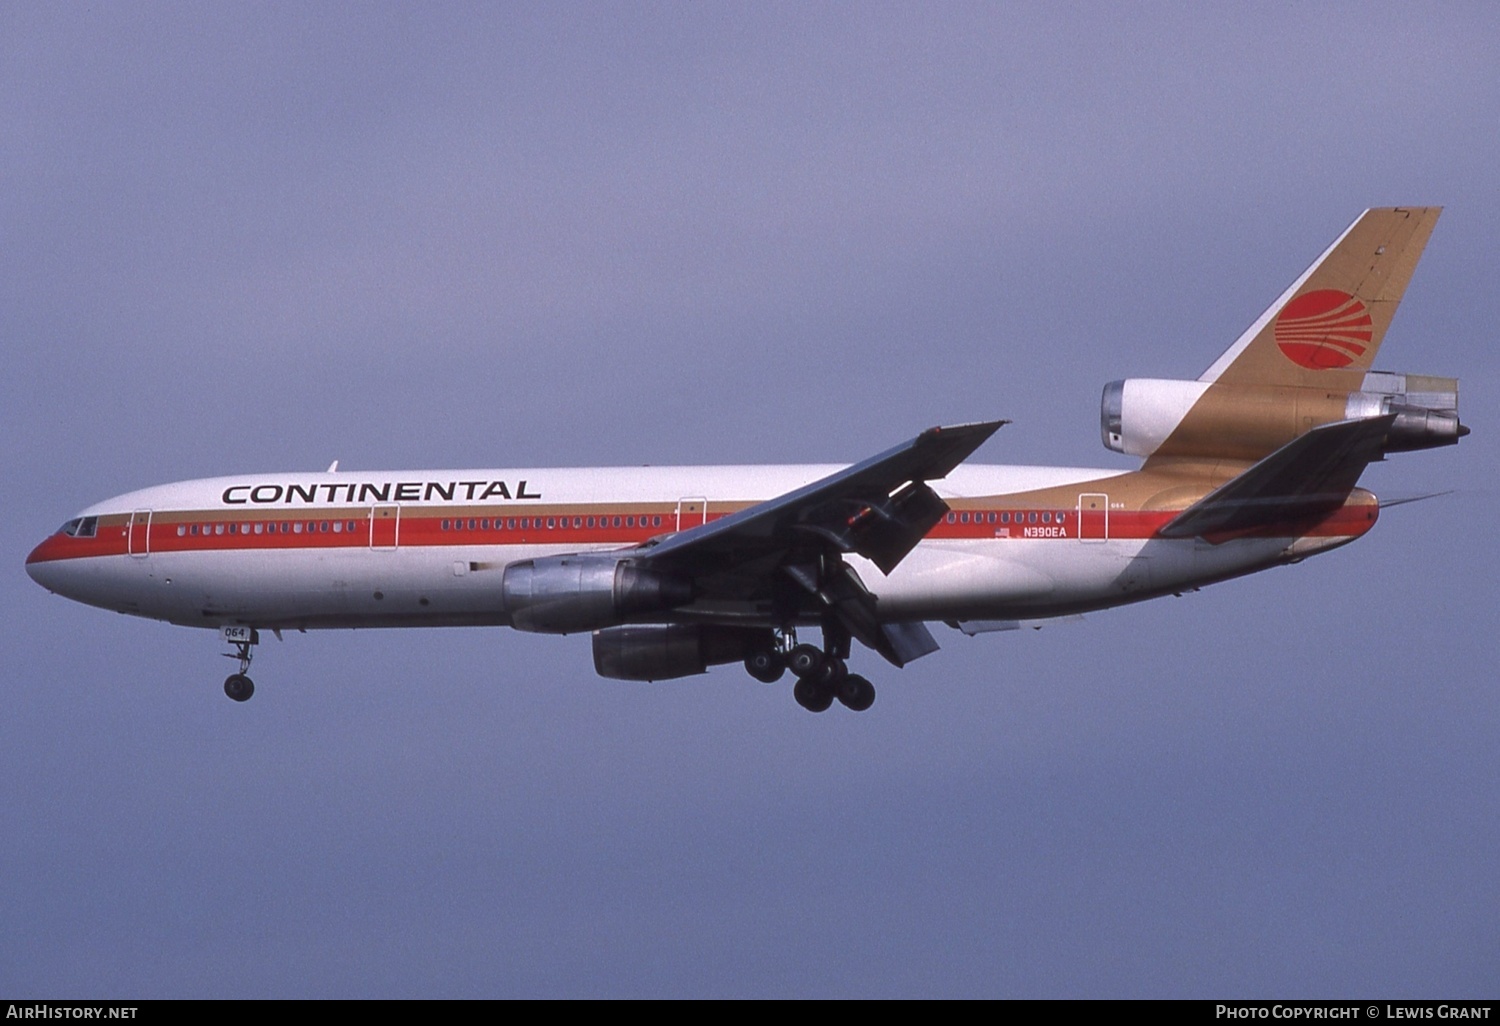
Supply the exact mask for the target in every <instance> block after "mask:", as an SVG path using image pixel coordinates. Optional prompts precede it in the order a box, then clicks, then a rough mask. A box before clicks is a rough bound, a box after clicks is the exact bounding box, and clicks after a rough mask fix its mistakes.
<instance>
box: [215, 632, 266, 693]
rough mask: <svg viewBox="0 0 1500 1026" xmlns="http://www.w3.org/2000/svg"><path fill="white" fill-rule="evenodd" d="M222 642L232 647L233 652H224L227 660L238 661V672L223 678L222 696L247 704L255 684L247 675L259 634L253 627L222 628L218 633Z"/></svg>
mask: <svg viewBox="0 0 1500 1026" xmlns="http://www.w3.org/2000/svg"><path fill="white" fill-rule="evenodd" d="M219 633H220V635H222V636H223V638H224V640H225V641H226V642H228V643H229V644H231V645H233V646H234V651H233V652H225V653H224V656H225V658H227V659H238V660H239V661H240V672H239V673H231V674H230V675H229V676H228V677H225V678H224V694H226V695H228V696H229V697H230V698H232V699H234V700H235V701H236V702H248V701H249V700H250V696H251V695H253V694H255V682H254V681H252V680H251V679H250V678H249V677H248V676H246V674H247V673H249V671H250V660H251V659H252V658H254V655H255V653H254V647H255V645H256V644H258V643H259V642H260V632H258V631H257V630H255V628H253V627H224V628H221V629H220V631H219Z"/></svg>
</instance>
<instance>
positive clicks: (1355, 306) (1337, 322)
mask: <svg viewBox="0 0 1500 1026" xmlns="http://www.w3.org/2000/svg"><path fill="white" fill-rule="evenodd" d="M1373 334H1374V328H1373V325H1372V323H1371V321H1370V311H1369V310H1368V309H1366V308H1365V304H1363V303H1361V302H1360V301H1359V300H1357V299H1355V298H1354V297H1353V296H1351V295H1349V293H1347V292H1340V291H1338V290H1337V289H1318V290H1317V291H1315V292H1304V293H1303V294H1302V295H1300V296H1298V297H1297V298H1296V299H1294V300H1292V301H1291V302H1290V303H1288V304H1287V305H1286V306H1285V307H1283V308H1282V311H1281V313H1280V315H1278V316H1277V318H1276V345H1277V346H1278V347H1280V349H1281V351H1282V353H1284V354H1285V355H1286V358H1287V359H1288V360H1291V361H1292V362H1293V363H1295V364H1297V365H1298V366H1301V367H1306V368H1307V369H1308V370H1328V369H1330V368H1333V367H1347V366H1349V365H1350V364H1351V363H1353V362H1354V361H1355V360H1356V359H1357V358H1358V357H1361V356H1363V355H1364V354H1365V350H1367V349H1369V348H1370V339H1371V338H1372V337H1373Z"/></svg>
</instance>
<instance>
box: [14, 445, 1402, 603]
mask: <svg viewBox="0 0 1500 1026" xmlns="http://www.w3.org/2000/svg"><path fill="white" fill-rule="evenodd" d="M839 469H840V468H839V467H838V466H829V465H792V466H740V467H735V466H729V467H725V466H719V467H643V468H633V469H619V468H611V469H600V468H564V469H547V470H538V469H528V470H479V471H418V472H406V473H394V474H389V473H380V474H359V473H333V474H249V475H242V476H236V477H224V478H211V479H206V480H200V481H187V482H181V483H178V484H172V485H165V486H160V487H156V488H148V489H144V490H142V491H138V492H132V493H130V494H127V495H122V496H119V497H118V498H115V499H111V500H109V501H106V502H103V503H99V504H97V505H95V506H92V507H90V508H88V509H86V510H84V511H82V512H81V513H80V514H79V515H78V516H77V517H76V518H74V520H72V521H69V524H78V525H80V526H81V527H82V528H83V530H77V529H75V532H74V533H71V534H70V533H67V532H66V531H59V532H58V533H56V534H54V535H52V536H51V537H49V538H48V539H46V540H45V541H44V542H42V544H40V545H39V546H37V548H36V549H35V551H33V552H32V554H31V556H30V558H29V559H28V561H27V570H28V572H29V573H30V574H31V576H32V577H33V578H35V579H36V580H37V581H38V582H39V583H40V584H42V585H44V586H45V587H47V588H48V589H49V590H51V591H54V592H57V593H59V594H61V595H65V596H67V597H69V598H72V599H76V600H78V601H81V602H85V603H88V604H91V605H96V606H100V607H103V608H106V609H113V610H117V611H119V612H123V613H130V614H134V615H138V616H144V617H150V618H153V619H159V620H167V621H170V622H172V623H175V624H182V625H185V626H194V627H209V628H214V629H218V628H221V627H224V626H227V625H245V626H252V627H258V628H265V629H272V628H275V629H288V628H289V629H311V628H320V627H396V626H420V625H431V626H438V625H475V626H479V625H486V626H508V625H510V623H511V617H510V614H509V612H508V611H507V609H506V608H505V606H504V602H503V599H502V595H501V592H500V588H499V581H500V574H501V571H503V570H504V568H505V567H506V566H508V565H510V564H512V563H515V562H518V561H523V560H531V559H536V558H539V557H543V556H550V555H556V554H562V553H579V552H612V551H620V550H629V549H630V548H632V547H635V546H639V545H642V544H643V543H646V542H647V541H649V540H650V539H652V538H655V537H659V536H661V535H664V534H669V533H673V532H677V531H681V530H685V529H688V528H691V527H695V526H698V525H701V524H703V523H705V522H713V521H715V520H718V519H720V518H722V517H724V516H726V515H727V514H730V513H733V512H735V511H737V510H741V509H745V508H747V507H750V506H753V505H754V504H756V503H758V502H762V501H765V500H767V499H770V498H773V497H775V496H777V495H781V494H785V493H787V492H789V491H792V490H793V489H795V488H798V487H802V486H804V485H807V484H809V483H811V482H813V481H816V480H818V479H820V478H823V477H826V476H828V475H829V474H831V473H834V472H835V471H837V470H839ZM1146 477H1149V475H1144V474H1143V472H1141V471H1110V470H1099V469H1081V468H1056V467H1006V466H984V465H964V466H961V467H958V468H957V469H955V470H954V471H953V472H952V473H951V474H949V475H948V477H947V479H946V480H945V481H943V482H941V483H939V484H938V485H937V487H936V491H937V492H938V494H939V495H940V496H941V497H942V498H943V499H944V501H945V502H946V503H947V504H948V506H949V507H950V510H949V512H948V513H947V514H945V515H944V516H943V518H942V520H941V522H939V523H938V524H937V525H936V526H934V527H933V528H932V529H931V530H930V531H929V532H928V533H927V534H926V536H925V537H924V539H923V540H922V541H921V542H920V544H918V545H917V547H916V548H915V549H914V550H913V551H912V552H911V553H910V554H909V555H908V556H907V557H906V558H905V559H904V560H903V561H902V562H901V563H900V565H899V566H897V567H896V568H895V569H894V570H893V571H892V573H891V574H889V575H888V576H887V575H884V574H882V573H881V572H880V571H879V570H878V569H877V568H875V567H874V566H873V565H871V564H870V563H869V562H868V561H867V560H864V559H862V558H861V557H859V556H857V555H851V556H849V557H848V559H849V562H850V563H851V564H852V565H853V566H854V567H855V568H856V570H857V572H858V573H859V575H860V577H861V579H862V580H863V581H864V582H865V584H866V585H867V586H868V587H869V589H870V591H871V592H872V593H874V595H875V597H876V599H877V607H876V608H877V611H878V613H879V616H880V618H881V619H882V620H889V621H912V620H924V621H936V620H944V621H993V620H1012V619H1031V618H1043V617H1051V616H1059V615H1066V614H1071V613H1078V612H1085V611H1089V610H1094V609H1100V608H1105V607H1108V606H1113V605H1118V604H1120V603H1122V602H1133V601H1137V600H1140V599H1144V598H1149V597H1152V596H1155V595H1160V594H1164V593H1168V592H1174V591H1181V590H1183V589H1186V588H1192V587H1196V586H1198V585H1201V584H1204V583H1208V582H1211V581H1216V580H1222V579H1224V578H1227V577H1234V576H1237V575H1240V574H1244V573H1250V572H1253V571H1255V570H1258V569H1261V568H1264V567H1266V566H1270V565H1274V564H1276V563H1279V562H1286V561H1288V560H1291V559H1297V558H1302V557H1304V556H1306V555H1309V554H1311V553H1313V552H1318V551H1323V550H1325V549H1328V548H1331V547H1334V546H1336V545H1340V544H1343V543H1345V542H1348V541H1351V540H1353V539H1354V538H1356V537H1358V536H1359V535H1360V534H1363V533H1364V532H1365V531H1366V530H1368V529H1369V528H1370V526H1371V525H1372V524H1373V523H1374V520H1375V517H1376V515H1377V510H1378V507H1377V505H1376V503H1375V502H1374V500H1373V498H1372V497H1371V496H1369V493H1367V492H1363V491H1356V493H1355V494H1354V495H1352V496H1351V497H1350V499H1349V501H1348V502H1347V503H1346V504H1345V506H1344V507H1342V508H1341V509H1340V510H1338V511H1336V512H1335V513H1333V514H1331V515H1329V516H1328V517H1325V518H1323V519H1322V520H1320V521H1318V522H1317V523H1315V524H1309V525H1305V526H1304V527H1302V528H1301V529H1299V531H1298V532H1297V533H1295V534H1291V533H1282V534H1278V535H1264V534H1261V535H1257V536H1251V537H1239V538H1233V539H1224V540H1221V541H1220V542H1218V543H1217V544H1209V543H1206V542H1204V541H1202V540H1199V539H1191V540H1177V539H1167V538H1161V537H1158V536H1157V530H1158V529H1159V528H1160V527H1161V526H1162V525H1163V524H1165V523H1167V522H1168V521H1170V520H1171V519H1172V518H1173V517H1174V516H1175V515H1176V514H1177V513H1179V512H1180V511H1181V509H1182V508H1183V505H1185V504H1177V505H1176V506H1175V508H1174V507H1167V508H1153V509H1146V508H1142V501H1141V499H1142V496H1143V495H1144V494H1145V493H1147V492H1152V493H1159V492H1160V491H1161V490H1162V489H1161V485H1162V482H1161V481H1159V480H1158V481H1150V480H1144V479H1143V478H1146ZM1205 490H1206V487H1200V488H1199V489H1198V491H1199V492H1201V491H1205ZM629 619H635V620H638V621H640V622H663V620H666V621H667V622H694V621H698V620H705V619H713V620H716V621H718V620H732V621H733V622H739V623H744V624H747V625H759V626H775V625H776V624H774V623H773V616H772V613H771V611H770V610H769V609H768V608H758V607H757V604H756V603H754V602H744V603H734V602H714V601H713V600H703V601H698V602H695V603H691V604H687V605H684V606H682V607H679V608H678V609H677V610H675V611H674V612H673V614H672V615H671V616H670V617H665V618H664V617H662V616H660V615H642V616H639V617H633V618H629Z"/></svg>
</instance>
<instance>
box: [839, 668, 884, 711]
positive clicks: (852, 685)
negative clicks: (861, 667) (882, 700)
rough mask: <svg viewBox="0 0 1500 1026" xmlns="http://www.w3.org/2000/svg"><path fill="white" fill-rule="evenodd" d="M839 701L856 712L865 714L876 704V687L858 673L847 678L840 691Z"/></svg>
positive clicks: (841, 684)
mask: <svg viewBox="0 0 1500 1026" xmlns="http://www.w3.org/2000/svg"><path fill="white" fill-rule="evenodd" d="M838 696H839V701H840V702H843V703H844V705H845V706H846V707H848V708H850V709H853V710H854V711H855V712H864V711H865V710H866V709H868V708H870V706H872V705H874V704H875V685H874V684H871V683H870V682H869V681H868V680H866V679H865V678H864V677H861V676H860V675H859V674H857V673H851V674H849V675H848V676H847V677H845V678H844V679H843V681H842V683H840V684H839V689H838Z"/></svg>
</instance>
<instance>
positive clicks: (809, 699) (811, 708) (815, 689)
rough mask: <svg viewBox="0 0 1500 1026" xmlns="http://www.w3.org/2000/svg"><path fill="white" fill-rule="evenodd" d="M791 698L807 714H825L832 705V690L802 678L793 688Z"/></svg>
mask: <svg viewBox="0 0 1500 1026" xmlns="http://www.w3.org/2000/svg"><path fill="white" fill-rule="evenodd" d="M792 697H793V698H795V699H796V700H797V704H798V705H800V706H801V707H802V708H804V709H806V710H807V711H808V712H826V711H827V710H828V707H829V706H831V705H832V704H833V689H832V688H830V687H828V686H826V685H824V684H819V683H815V682H813V681H811V680H808V679H807V678H806V677H803V678H801V679H800V680H798V681H797V683H796V685H795V686H793V688H792Z"/></svg>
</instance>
